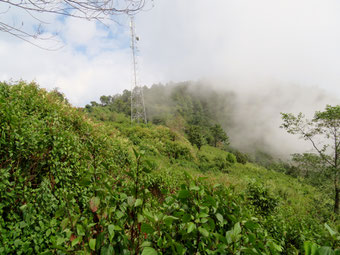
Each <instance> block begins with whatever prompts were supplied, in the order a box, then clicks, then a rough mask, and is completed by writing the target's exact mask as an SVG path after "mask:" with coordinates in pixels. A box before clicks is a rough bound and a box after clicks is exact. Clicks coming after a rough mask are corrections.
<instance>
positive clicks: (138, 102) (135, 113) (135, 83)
mask: <svg viewBox="0 0 340 255" xmlns="http://www.w3.org/2000/svg"><path fill="white" fill-rule="evenodd" d="M130 31H131V50H132V71H133V73H132V84H131V123H132V122H134V121H136V122H138V123H139V122H145V123H146V111H145V104H144V95H143V88H142V86H141V84H140V81H139V75H138V71H139V70H138V61H137V60H138V47H137V42H138V41H139V37H138V36H137V35H136V32H135V21H134V16H133V15H130Z"/></svg>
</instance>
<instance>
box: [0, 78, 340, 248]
mask: <svg viewBox="0 0 340 255" xmlns="http://www.w3.org/2000/svg"><path fill="white" fill-rule="evenodd" d="M110 100H112V99H110ZM183 103H184V102H183ZM87 111H90V112H91V114H90V116H92V117H93V116H95V117H98V118H99V119H102V120H103V121H104V122H102V121H96V120H91V119H89V117H88V116H87V115H86V114H84V113H83V110H82V109H76V108H73V107H71V106H70V105H69V104H68V103H67V101H66V100H65V99H64V97H63V96H62V94H60V93H58V92H57V91H53V92H49V93H48V92H46V91H45V90H43V89H40V88H39V87H38V86H37V85H36V84H34V83H31V84H26V83H24V82H20V83H18V84H15V85H8V84H4V83H0V120H1V122H0V176H1V178H0V254H143V255H148V254H298V253H299V252H300V253H303V252H304V251H306V254H334V252H335V250H336V249H337V248H338V247H339V239H340V235H339V232H338V231H339V229H338V228H337V227H336V226H337V224H336V221H335V219H334V218H333V216H332V212H331V205H330V200H328V199H327V197H326V198H325V196H324V194H323V193H321V192H320V191H318V190H316V189H315V188H313V187H311V186H309V185H306V184H305V183H303V181H301V180H298V179H294V178H292V177H289V176H287V175H285V174H282V173H277V172H274V171H271V170H267V169H265V168H263V167H259V166H256V165H253V164H250V163H247V162H246V161H247V160H248V159H247V157H246V156H245V155H244V154H242V153H241V152H237V151H234V153H232V152H227V151H225V150H221V149H220V148H216V147H214V146H211V145H209V144H202V145H201V146H197V144H196V146H192V144H191V143H190V142H189V141H188V139H187V138H186V137H185V136H183V133H182V131H183V130H180V129H178V128H176V127H175V125H174V126H172V127H173V128H171V129H170V128H168V127H165V126H161V125H153V124H140V125H136V124H131V123H130V122H129V118H127V117H126V116H125V115H124V114H123V113H122V112H120V113H117V112H114V111H111V110H109V109H108V107H103V106H91V107H88V109H87ZM188 115H189V114H188ZM174 118H179V119H184V122H185V123H186V124H187V123H188V122H187V120H186V119H185V118H186V117H185V115H183V116H182V117H179V116H178V115H177V116H175V117H174ZM177 120H178V119H177ZM165 121H168V120H167V119H165ZM176 123H177V124H178V125H179V126H180V125H181V122H180V121H176ZM210 123H212V122H210ZM192 124H193V125H196V126H199V127H203V125H197V123H196V124H194V123H192ZM215 124H216V123H214V125H215ZM183 127H186V125H184V126H183ZM193 137H194V138H195V139H196V138H197V137H195V136H193ZM212 145H213V144H212ZM326 223H327V224H326ZM327 252H328V253H327ZM336 254H338V251H337V253H336Z"/></svg>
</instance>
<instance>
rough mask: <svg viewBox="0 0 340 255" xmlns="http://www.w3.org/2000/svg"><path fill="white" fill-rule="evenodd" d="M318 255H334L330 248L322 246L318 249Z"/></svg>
mask: <svg viewBox="0 0 340 255" xmlns="http://www.w3.org/2000/svg"><path fill="white" fill-rule="evenodd" d="M318 255H334V251H333V250H332V248H331V247H326V246H323V247H321V248H319V249H318Z"/></svg>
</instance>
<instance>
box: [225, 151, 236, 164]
mask: <svg viewBox="0 0 340 255" xmlns="http://www.w3.org/2000/svg"><path fill="white" fill-rule="evenodd" d="M226 160H227V161H228V162H229V163H231V164H235V163H236V162H237V159H236V156H235V155H234V154H232V153H230V152H229V153H228V154H227V158H226Z"/></svg>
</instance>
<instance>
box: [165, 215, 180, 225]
mask: <svg viewBox="0 0 340 255" xmlns="http://www.w3.org/2000/svg"><path fill="white" fill-rule="evenodd" d="M163 220H164V223H165V224H166V225H167V226H170V225H171V224H172V222H173V221H174V220H178V218H177V217H174V216H165V217H164V218H163Z"/></svg>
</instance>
